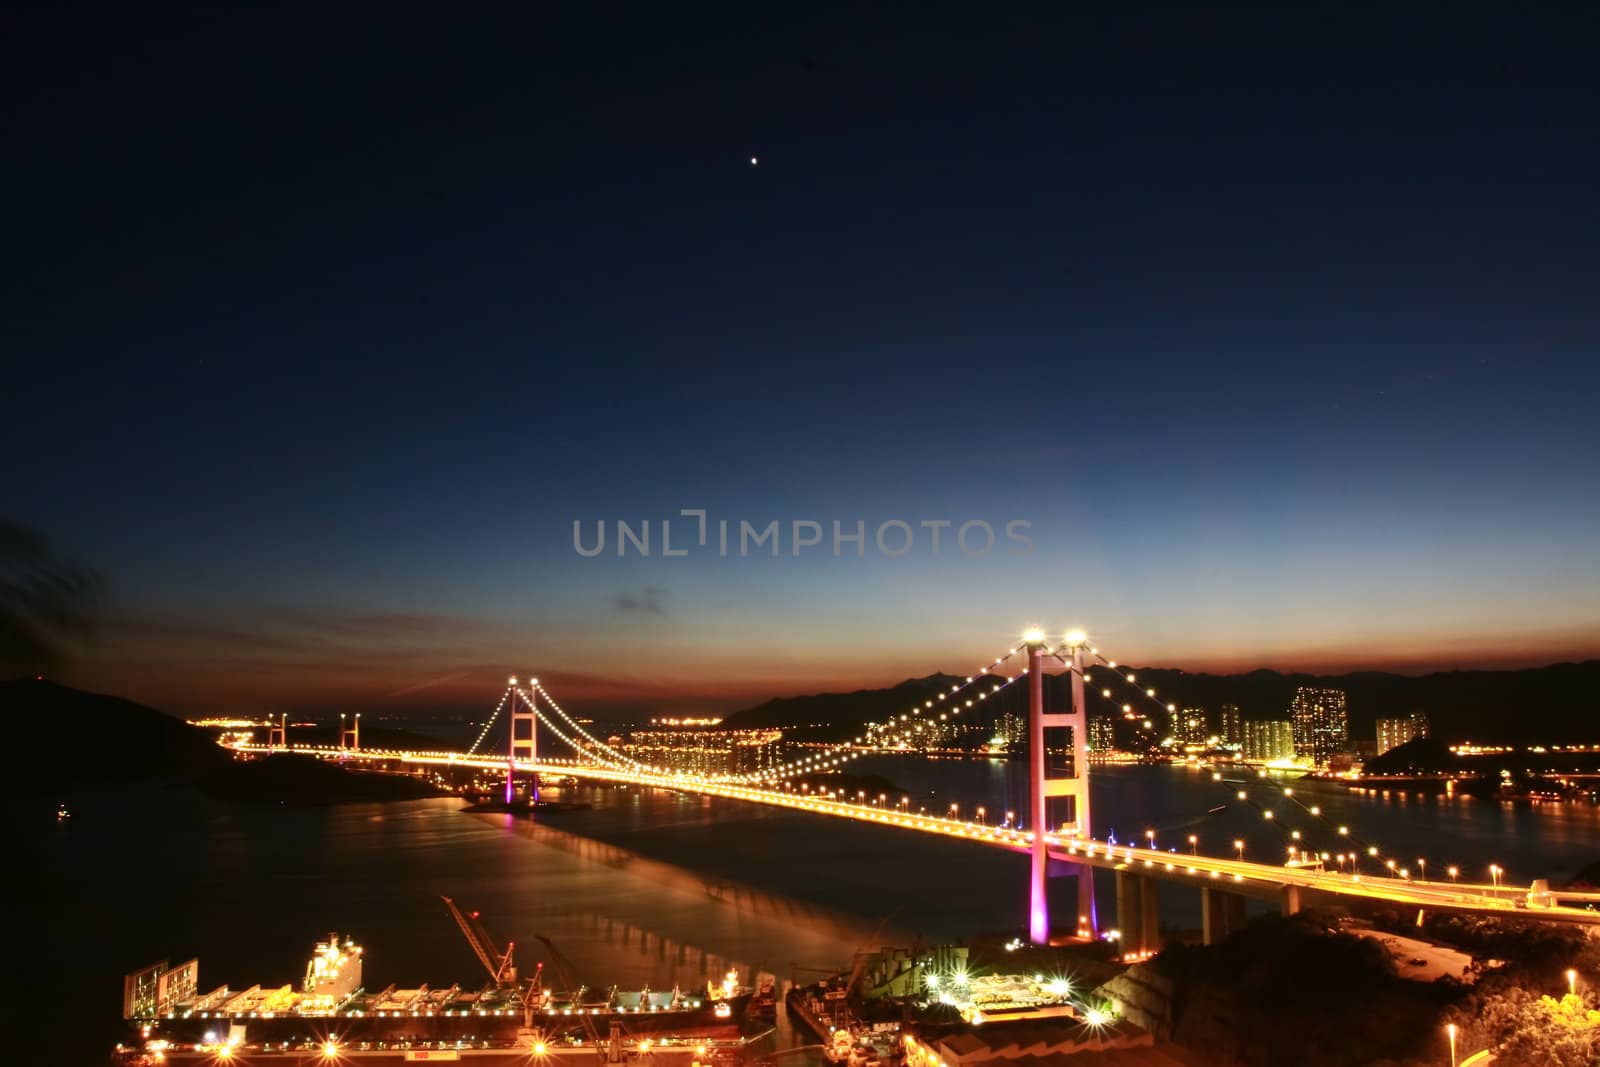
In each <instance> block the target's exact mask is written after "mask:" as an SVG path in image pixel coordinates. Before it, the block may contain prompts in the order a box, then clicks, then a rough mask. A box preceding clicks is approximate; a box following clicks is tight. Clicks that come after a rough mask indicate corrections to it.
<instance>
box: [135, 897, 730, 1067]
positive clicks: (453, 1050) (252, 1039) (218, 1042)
mask: <svg viewBox="0 0 1600 1067" xmlns="http://www.w3.org/2000/svg"><path fill="white" fill-rule="evenodd" d="M446 903H447V904H448V905H449V907H450V910H451V914H452V915H453V916H454V917H455V918H456V921H457V923H458V924H459V925H460V927H461V929H462V931H463V932H464V933H465V934H466V935H467V940H468V941H469V942H470V943H471V944H472V947H473V950H474V952H475V954H477V955H478V957H479V959H480V961H481V962H482V963H483V964H484V966H485V968H486V969H487V971H488V973H489V981H488V982H487V983H486V984H485V985H483V986H481V987H476V988H465V987H463V986H461V985H460V984H455V985H451V986H448V987H432V986H429V985H428V984H426V983H421V984H418V985H415V986H408V987H400V986H397V985H393V984H390V985H386V986H384V987H383V988H381V989H376V990H369V989H367V988H366V986H365V984H364V982H363V977H362V957H363V950H362V947H361V946H360V945H358V944H356V943H355V942H354V941H353V940H352V939H350V938H344V939H341V938H339V937H338V936H337V935H334V934H330V935H329V936H328V939H327V940H326V941H322V942H318V943H317V945H316V947H315V950H314V951H313V953H312V956H311V959H310V960H309V961H308V962H307V964H306V971H305V976H304V978H303V979H302V981H301V982H300V983H299V985H298V987H296V986H295V985H294V984H292V983H286V984H283V985H278V986H272V987H268V986H263V985H260V984H256V985H252V986H249V987H248V988H245V989H234V988H231V987H229V986H226V985H224V986H220V987H218V988H215V989H212V990H210V991H209V992H201V988H200V985H199V961H198V960H196V959H191V960H189V961H187V962H186V963H182V964H180V965H178V966H176V967H173V966H169V965H168V963H167V961H164V960H163V961H161V962H159V963H156V964H152V965H151V966H149V967H146V968H143V969H142V970H139V971H136V972H134V973H133V974H130V975H128V976H126V978H125V979H124V983H123V1016H124V1018H125V1019H126V1020H127V1022H128V1025H129V1027H130V1032H129V1035H128V1036H127V1037H126V1038H125V1039H124V1040H123V1041H122V1042H121V1043H120V1044H118V1046H117V1048H116V1050H115V1052H114V1054H113V1057H112V1059H113V1062H114V1063H117V1064H120V1065H123V1067H156V1065H161V1064H167V1063H205V1064H217V1063H219V1062H220V1063H233V1064H256V1063H262V1064H267V1063H287V1062H295V1063H325V1062H331V1061H338V1060H343V1059H346V1058H349V1059H351V1060H357V1059H359V1060H361V1061H363V1062H369V1063H378V1062H385V1061H391V1060H392V1061H394V1062H415V1061H419V1060H437V1061H454V1060H461V1059H470V1060H476V1061H481V1062H483V1063H485V1064H488V1063H491V1062H496V1061H497V1060H498V1059H501V1058H503V1057H504V1056H506V1055H507V1054H510V1053H515V1055H516V1056H517V1057H520V1059H516V1060H515V1061H514V1062H518V1063H521V1064H527V1063H528V1062H529V1058H530V1056H533V1057H540V1056H563V1055H566V1054H583V1055H586V1056H587V1062H590V1063H592V1062H594V1060H595V1057H596V1054H597V1053H598V1054H600V1056H601V1057H602V1058H604V1059H606V1060H609V1061H610V1062H619V1061H620V1059H621V1058H623V1057H625V1056H626V1057H629V1058H631V1057H633V1056H636V1055H639V1054H641V1053H648V1054H649V1056H650V1058H651V1059H658V1058H662V1057H665V1060H664V1061H663V1062H666V1061H670V1060H672V1059H674V1058H675V1057H676V1056H679V1055H681V1056H682V1057H684V1058H683V1063H684V1065H685V1067H688V1065H689V1064H690V1063H691V1062H697V1063H704V1064H710V1063H712V1062H716V1061H718V1060H727V1059H728V1058H730V1057H733V1058H735V1059H737V1058H738V1053H737V1051H736V1050H737V1049H739V1048H741V1047H742V1046H743V1044H744V1042H743V1040H742V1039H741V1038H740V1034H739V1023H740V1021H741V1020H742V1019H743V1017H744V1015H745V1012H746V1009H747V1007H748V1006H749V1003H750V1001H751V998H752V996H753V995H754V991H753V990H752V989H751V988H750V987H749V986H747V985H743V984H741V983H740V981H739V975H738V972H736V971H729V972H728V973H727V974H725V975H724V976H723V977H722V978H721V980H720V981H708V982H707V983H706V985H705V987H704V988H699V987H697V988H694V989H690V990H684V989H680V988H678V987H676V986H674V987H673V988H672V989H671V990H651V989H648V988H646V989H639V990H621V989H618V988H617V987H615V986H612V987H610V988H608V989H604V990H602V989H590V988H589V987H587V986H584V985H577V986H576V988H568V989H556V988H552V987H551V986H549V985H548V984H547V983H546V982H545V980H544V965H543V964H542V963H541V964H539V965H538V966H537V967H536V968H535V970H534V973H533V975H532V977H530V978H527V979H522V978H519V976H518V974H517V971H516V967H515V965H514V963H513V953H514V950H515V946H514V945H513V944H507V945H506V947H505V949H504V950H500V949H498V948H497V947H496V946H495V944H494V942H493V941H492V940H491V939H489V937H488V934H487V931H485V930H484V929H483V927H482V925H481V923H479V922H478V916H477V913H476V912H473V913H471V914H470V916H469V915H468V914H466V913H463V912H461V911H460V909H458V908H457V907H456V906H455V904H454V902H453V901H450V900H449V899H448V898H446ZM540 940H541V941H543V942H544V944H545V945H546V947H547V948H548V949H549V950H550V952H551V954H552V957H553V959H554V960H555V961H556V962H557V965H558V968H559V969H561V970H564V971H565V970H569V966H570V965H568V964H566V961H565V960H564V959H563V958H562V957H561V956H560V954H559V952H558V951H557V950H556V949H555V946H554V945H553V944H551V943H550V942H549V941H548V940H547V939H544V938H541V939H540ZM486 1057H487V1058H486ZM506 1062H513V1061H512V1060H507V1061H506Z"/></svg>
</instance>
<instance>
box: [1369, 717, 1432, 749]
mask: <svg viewBox="0 0 1600 1067" xmlns="http://www.w3.org/2000/svg"><path fill="white" fill-rule="evenodd" d="M1427 736H1428V716H1427V715H1426V714H1425V713H1423V712H1421V711H1413V712H1412V713H1411V714H1410V715H1407V716H1406V717H1405V718H1403V719H1379V720H1378V755H1380V756H1381V755H1383V754H1384V753H1385V752H1387V751H1389V750H1390V749H1391V748H1398V747H1399V746H1401V745H1403V744H1405V743H1406V742H1407V741H1414V740H1416V739H1417V738H1419V737H1427Z"/></svg>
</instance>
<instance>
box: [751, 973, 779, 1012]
mask: <svg viewBox="0 0 1600 1067" xmlns="http://www.w3.org/2000/svg"><path fill="white" fill-rule="evenodd" d="M750 1014H751V1015H752V1016H754V1017H755V1018H757V1019H776V1018H777V1017H778V994H777V979H775V978H774V977H773V976H772V975H770V974H764V975H762V976H761V980H760V982H759V983H758V984H757V985H756V992H755V996H754V997H753V998H751V1000H750Z"/></svg>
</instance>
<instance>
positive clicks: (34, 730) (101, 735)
mask: <svg viewBox="0 0 1600 1067" xmlns="http://www.w3.org/2000/svg"><path fill="white" fill-rule="evenodd" d="M0 715H3V717H4V718H3V720H0V721H4V722H5V724H6V727H7V729H8V730H9V731H10V732H11V734H12V736H13V737H25V738H27V739H28V741H29V742H30V743H31V744H33V745H34V746H37V747H38V749H39V751H40V755H41V756H45V757H46V758H39V759H23V760H17V761H15V763H14V764H13V765H12V766H11V767H9V768H8V769H7V775H6V779H7V781H10V782H12V783H13V784H15V785H18V786H20V787H22V788H29V787H32V786H35V785H38V784H42V783H44V782H50V783H59V782H62V781H78V780H85V779H95V780H101V781H107V780H108V781H142V780H158V779H174V780H183V781H193V780H195V779H197V778H199V777H201V776H202V775H205V774H209V773H212V772H215V771H217V770H219V769H221V768H225V767H227V766H229V765H230V764H231V763H232V762H233V761H232V759H231V758H230V757H229V756H228V754H227V753H226V752H224V751H222V749H220V748H218V747H217V745H216V743H215V742H214V741H213V740H212V739H211V735H210V734H209V733H207V732H206V731H204V730H199V729H196V728H195V727H193V726H190V725H189V724H188V723H186V722H183V721H182V720H180V719H175V718H173V717H172V716H171V715H167V714H164V713H163V712H159V711H157V710H156V709H154V708H148V707H145V706H144V705H143V704H136V703H134V702H133V701H131V700H124V699H123V698H121V697H114V696H106V695H104V694H100V693H85V692H83V691H81V690H78V689H69V688H68V687H66V686H63V685H57V684H56V683H54V682H49V681H42V680H38V679H34V678H17V679H13V680H11V681H7V682H0Z"/></svg>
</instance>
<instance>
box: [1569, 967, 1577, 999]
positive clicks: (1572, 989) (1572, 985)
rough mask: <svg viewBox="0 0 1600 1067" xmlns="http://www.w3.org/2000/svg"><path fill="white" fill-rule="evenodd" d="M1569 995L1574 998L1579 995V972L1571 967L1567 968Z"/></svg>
mask: <svg viewBox="0 0 1600 1067" xmlns="http://www.w3.org/2000/svg"><path fill="white" fill-rule="evenodd" d="M1567 993H1568V994H1570V995H1571V996H1574V997H1575V996H1577V995H1578V972H1577V971H1576V970H1575V969H1573V968H1571V967H1568V968H1567Z"/></svg>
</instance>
